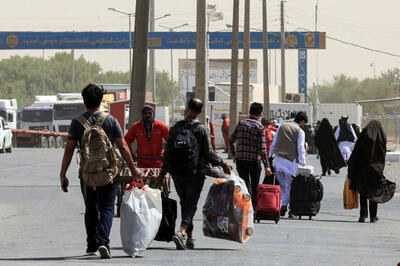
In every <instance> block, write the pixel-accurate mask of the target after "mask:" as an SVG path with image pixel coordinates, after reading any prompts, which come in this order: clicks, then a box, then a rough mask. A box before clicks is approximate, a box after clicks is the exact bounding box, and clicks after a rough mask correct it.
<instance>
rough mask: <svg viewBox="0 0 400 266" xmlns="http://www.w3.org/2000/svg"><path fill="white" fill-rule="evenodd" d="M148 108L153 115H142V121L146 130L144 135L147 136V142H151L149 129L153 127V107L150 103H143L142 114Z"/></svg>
mask: <svg viewBox="0 0 400 266" xmlns="http://www.w3.org/2000/svg"><path fill="white" fill-rule="evenodd" d="M148 110H150V111H151V112H152V113H153V115H152V116H151V117H150V118H145V117H143V118H142V120H143V122H144V130H145V131H146V136H147V142H148V143H149V144H150V142H151V130H152V128H153V121H154V110H153V107H151V106H150V105H145V106H144V107H143V108H142V116H143V114H144V112H145V111H148Z"/></svg>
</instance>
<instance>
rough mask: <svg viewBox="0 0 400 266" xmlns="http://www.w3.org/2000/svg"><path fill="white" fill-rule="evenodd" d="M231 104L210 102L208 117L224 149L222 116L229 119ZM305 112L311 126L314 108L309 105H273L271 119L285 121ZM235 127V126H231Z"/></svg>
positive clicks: (239, 103)
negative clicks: (300, 112)
mask: <svg viewBox="0 0 400 266" xmlns="http://www.w3.org/2000/svg"><path fill="white" fill-rule="evenodd" d="M229 109H230V108H229V102H208V106H207V115H208V116H209V117H210V121H211V122H213V123H214V128H215V142H216V146H217V147H219V148H222V147H224V140H223V137H222V133H221V126H222V119H221V115H222V114H226V115H227V116H228V117H229ZM241 110H242V103H241V102H238V112H239V114H240V113H241ZM299 111H303V112H305V113H306V114H307V117H308V122H309V124H311V123H312V121H313V107H312V105H311V104H308V103H271V104H270V111H269V114H270V119H271V120H272V119H274V120H278V122H283V121H285V120H286V119H287V118H288V117H290V115H291V114H292V113H297V112H299ZM231 126H234V125H231Z"/></svg>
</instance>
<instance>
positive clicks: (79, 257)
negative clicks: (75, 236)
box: [0, 255, 100, 261]
mask: <svg viewBox="0 0 400 266" xmlns="http://www.w3.org/2000/svg"><path fill="white" fill-rule="evenodd" d="M97 259H100V257H99V256H94V255H91V256H86V255H80V256H66V257H37V258H0V261H66V260H97Z"/></svg>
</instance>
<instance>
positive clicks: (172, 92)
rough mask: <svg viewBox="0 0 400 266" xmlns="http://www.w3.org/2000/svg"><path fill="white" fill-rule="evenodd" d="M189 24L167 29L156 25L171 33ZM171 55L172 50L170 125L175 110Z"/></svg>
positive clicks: (173, 118)
mask: <svg viewBox="0 0 400 266" xmlns="http://www.w3.org/2000/svg"><path fill="white" fill-rule="evenodd" d="M188 25H189V23H184V24H182V25H179V26H175V27H167V26H163V25H158V26H159V27H161V28H164V29H167V30H169V32H173V31H174V30H176V29H178V28H181V27H185V26H188ZM173 70H174V69H173V55H172V49H171V81H172V87H171V98H172V104H171V105H172V106H171V120H172V123H174V120H175V116H174V109H175V106H174V105H175V104H174V74H173V73H174V71H173Z"/></svg>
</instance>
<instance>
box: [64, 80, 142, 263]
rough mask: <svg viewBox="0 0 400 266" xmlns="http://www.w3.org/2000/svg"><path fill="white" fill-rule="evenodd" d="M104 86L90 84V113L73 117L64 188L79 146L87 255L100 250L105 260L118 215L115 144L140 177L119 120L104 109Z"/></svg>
mask: <svg viewBox="0 0 400 266" xmlns="http://www.w3.org/2000/svg"><path fill="white" fill-rule="evenodd" d="M103 94H104V90H103V88H101V87H99V86H97V85H94V84H89V85H87V86H86V87H85V88H84V89H83V90H82V96H83V102H84V104H85V106H86V112H85V113H83V114H82V116H80V117H77V118H76V119H74V120H72V122H71V125H70V127H69V132H68V141H67V144H66V146H65V151H64V157H63V160H62V165H61V172H60V181H61V188H62V190H63V191H64V192H68V189H67V188H68V185H69V180H68V178H67V177H66V173H67V170H68V167H69V165H70V163H71V159H72V156H73V154H74V150H75V147H76V146H77V144H78V149H79V153H80V167H79V178H80V183H81V191H82V194H83V198H84V201H85V228H86V234H87V239H86V240H87V249H86V254H87V255H95V254H96V253H97V251H99V253H100V257H101V258H102V259H109V258H111V253H110V246H109V243H110V240H109V235H110V231H111V225H112V219H113V217H114V205H115V195H116V190H117V187H118V184H119V179H118V175H119V166H120V159H119V156H118V154H117V153H116V151H115V149H114V147H113V144H114V142H115V144H116V145H117V147H118V148H119V151H120V152H121V155H122V157H123V158H124V159H125V161H126V163H127V165H128V167H129V169H130V170H131V171H132V173H133V175H135V176H137V177H140V175H141V174H140V171H139V170H138V169H137V168H136V167H135V166H134V163H133V159H132V156H131V153H130V151H129V148H128V145H127V144H126V142H125V140H124V137H123V134H122V130H121V127H120V126H119V123H118V121H117V120H116V119H115V118H114V117H112V116H111V115H108V114H106V113H104V112H100V104H101V101H102V99H103Z"/></svg>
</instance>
